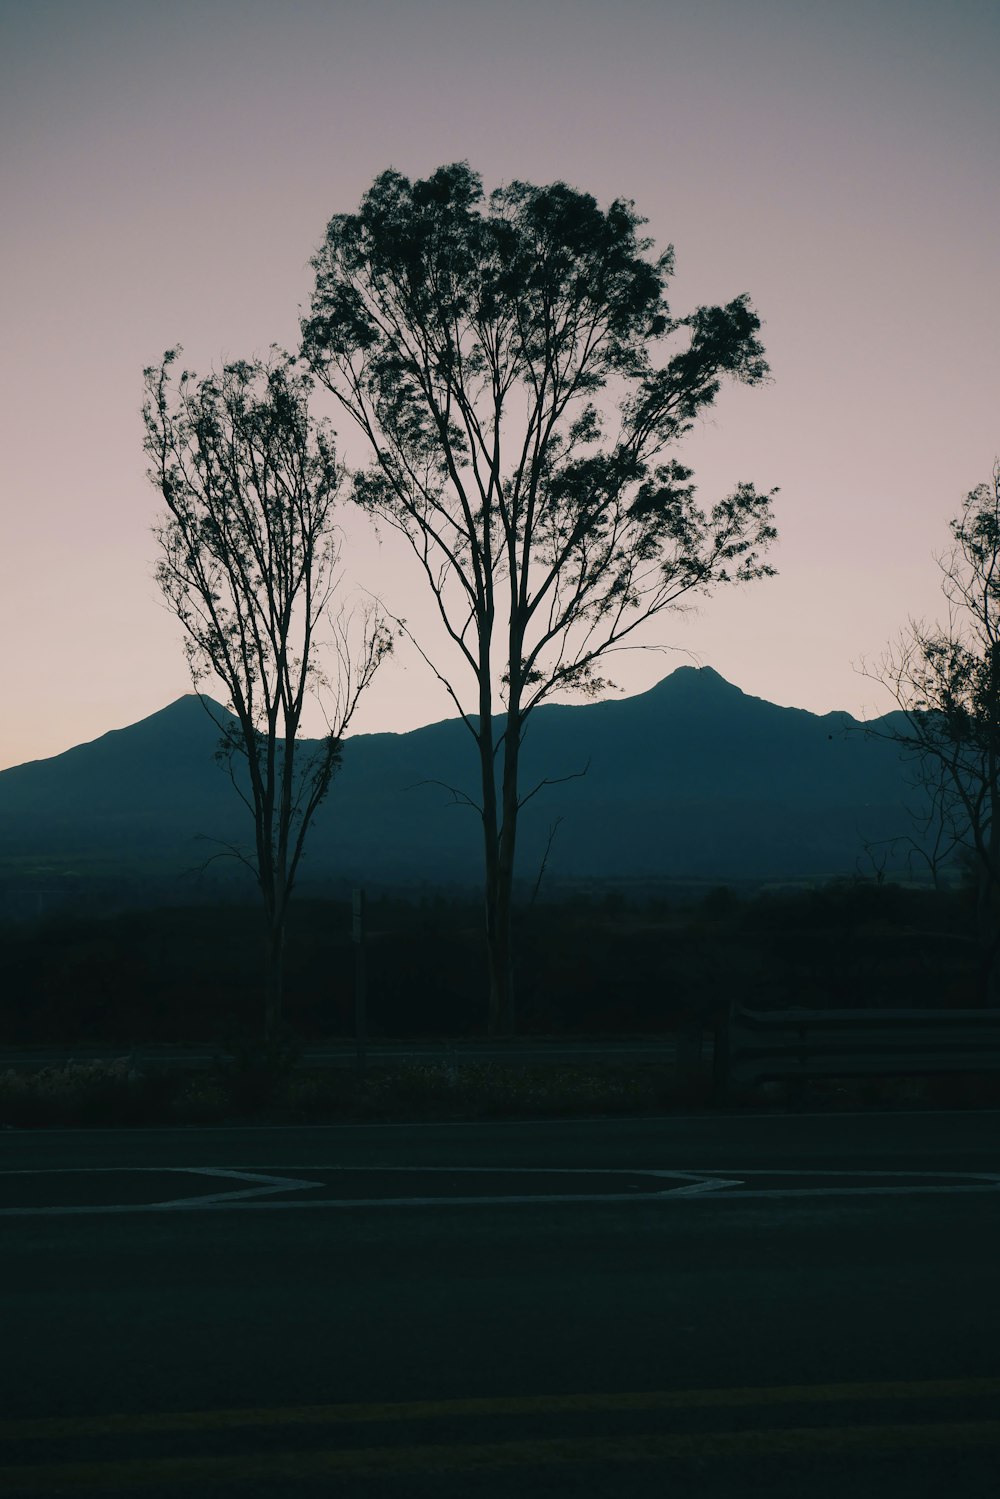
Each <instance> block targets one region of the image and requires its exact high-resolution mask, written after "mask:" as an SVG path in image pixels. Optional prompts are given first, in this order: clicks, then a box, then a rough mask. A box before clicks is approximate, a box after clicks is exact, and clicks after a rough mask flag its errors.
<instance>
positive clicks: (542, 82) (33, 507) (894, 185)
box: [0, 0, 1000, 767]
mask: <svg viewBox="0 0 1000 1499" xmlns="http://www.w3.org/2000/svg"><path fill="white" fill-rule="evenodd" d="M998 64H1000V7H998V6H997V5H996V4H995V3H993V0H989V3H986V0H983V3H979V0H953V3H903V0H886V3H865V4H862V3H855V0H844V3H841V4H838V5H826V4H823V5H821V4H818V3H817V4H811V3H808V0H807V3H804V4H803V3H802V0H770V3H768V0H763V3H758V0H681V3H670V0H658V3H657V0H618V3H616V4H614V5H611V4H606V5H598V4H596V3H592V0H532V3H527V0H524V3H522V0H513V3H506V4H505V3H490V4H486V3H483V4H480V3H478V0H462V3H459V0H369V3H367V4H365V5H359V4H356V3H340V0H285V3H283V4H280V5H279V4H269V3H262V0H199V3H190V0H170V3H163V0H127V3H125V0H0V140H2V142H3V147H2V152H0V201H2V204H3V212H2V215H0V266H2V271H3V274H2V278H0V310H2V328H3V338H2V341H0V452H2V458H3V461H2V467H0V629H2V639H3V653H2V657H0V702H2V704H3V714H2V718H0V767H3V766H8V765H12V764H17V763H19V762H21V761H23V760H27V759H34V758H38V757H42V756H47V755H51V754H55V753H58V752H59V751H61V750H63V749H66V748H68V747H69V746H71V745H73V744H76V743H79V742H81V741H84V740H87V739H92V738H94V737H96V736H97V735H99V734H101V733H103V732H105V731H106V730H108V729H112V728H117V727H121V726H123V725H125V724H128V723H130V722H134V721H135V720H136V719H139V718H142V717H144V716H146V715H147V714H149V713H152V712H154V711H156V710H157V709H158V708H161V707H163V706H164V705H165V704H167V703H168V702H170V701H171V700H172V699H174V698H176V697H178V696H179V695H180V694H181V693H183V692H186V691H189V690H190V681H189V678H188V676H187V670H186V666H185V662H184V658H183V653H182V650H181V640H180V630H179V626H178V625H177V623H176V621H175V620H174V619H173V617H172V616H171V615H170V614H168V613H167V611H166V610H165V609H164V607H163V606H162V604H161V602H160V599H159V595H158V592H157V588H156V585H155V582H154V580H153V564H154V559H155V546H154V544H153V541H152V537H151V534H150V526H151V525H152V523H153V520H154V518H155V517H156V515H157V513H158V510H159V508H160V506H159V502H158V500H157V496H156V494H155V492H154V491H153V489H152V488H151V486H150V485H149V484H148V482H147V480H146V479H145V477H144V457H143V453H142V427H141V420H140V415H139V411H140V406H141V400H142V369H143V366H145V365H147V364H150V363H154V362H156V361H157V360H158V359H159V357H160V355H161V354H162V352H163V351H164V349H166V348H168V347H170V346H172V345H173V344H175V343H178V342H179V343H181V344H183V345H184V350H185V362H186V363H188V364H190V365H192V366H193V367H194V368H195V369H197V370H198V371H199V372H202V373H204V372H207V371H208V369H209V368H210V367H211V366H212V365H213V364H215V365H218V364H219V362H220V361H221V360H222V359H224V358H233V357H241V356H248V355H251V354H253V353H255V352H263V351H264V350H266V348H267V346H268V345H269V344H270V343H272V342H277V343H279V344H282V345H284V346H286V347H294V346H295V344H296V342H297V336H298V317H299V312H300V309H301V308H302V307H304V306H305V305H306V304H307V303H308V299H309V294H310V289H311V274H312V273H311V271H310V269H309V265H308V261H309V257H310V255H311V254H312V253H313V252H314V250H315V249H316V248H317V246H318V245H319V243H320V241H321V239H322V236H323V232H324V227H325V224H326V222H327V220H328V219H329V217H330V216H331V215H332V214H333V213H336V212H343V211H351V210H352V209H354V208H355V207H356V206H357V203H358V201H359V199H360V197H361V195H362V193H363V192H364V190H365V188H366V187H367V186H368V185H369V184H370V183H371V181H372V179H373V178H374V177H375V176H376V175H377V174H378V173H379V172H380V171H382V170H383V169H385V168H386V167H388V166H390V165H392V166H395V167H396V168H398V169H399V170H401V171H403V172H405V173H407V174H408V175H410V176H426V175H428V174H429V173H430V172H432V171H433V170H434V168H435V167H437V166H439V165H441V164H442V163H445V162H450V161H455V160H461V159H467V160H468V161H469V162H470V163H471V165H472V166H473V167H474V168H475V169H476V170H477V171H479V172H481V173H482V175H483V178H484V180H485V184H486V187H487V189H489V188H491V187H493V186H496V185H498V184H499V183H500V182H503V181H509V180H511V179H512V178H525V179H528V180H530V181H534V182H540V183H541V182H550V181H554V180H557V179H561V180H564V181H566V182H569V183H571V184H572V185H573V186H575V187H577V188H580V189H582V190H584V191H587V192H590V193H593V194H594V196H595V197H597V198H598V200H599V201H600V202H601V203H602V204H607V203H608V202H609V201H610V200H611V199H612V198H615V197H621V196H624V197H628V198H632V199H634V201H635V203H636V207H637V209H638V211H639V212H640V213H641V214H643V215H644V216H645V217H646V218H647V219H648V221H649V224H648V232H649V233H650V234H651V235H652V236H653V238H654V239H655V241H656V243H657V245H658V246H665V245H666V244H668V243H670V242H672V243H673V244H674V245H675V247H676V257H677V274H676V276H675V278H674V282H673V287H672V295H671V305H672V307H673V309H674V311H675V312H677V313H683V312H685V311H687V310H689V309H690V308H691V307H693V306H694V305H695V304H696V303H698V302H722V301H728V300H729V299H731V298H732V297H734V296H736V295H738V294H739V293H741V292H744V291H745V292H748V293H749V294H750V297H751V299H752V301H753V302H754V304H755V306H756V307H757V309H758V311H759V313H760V315H761V317H762V319H763V324H764V326H763V334H762V337H763V341H764V344H765V347H766V350H767V354H768V358H769V361H770V363H771V367H772V372H773V383H771V384H770V385H768V386H767V387H765V388H763V389H757V390H735V391H734V390H730V391H728V392H725V393H724V394H723V396H722V398H721V399H720V400H719V401H718V403H717V405H716V407H715V408H714V409H713V411H712V413H711V414H710V416H709V417H708V418H707V419H706V420H705V421H704V422H703V423H701V425H700V427H699V429H698V430H697V432H695V433H694V434H692V436H691V438H690V439H689V440H688V441H687V442H686V443H685V444H684V445H683V447H682V448H681V449H679V450H678V456H679V457H681V458H682V459H683V460H684V461H686V462H688V463H689V464H690V465H691V466H692V467H693V468H694V470H695V475H696V481H697V483H698V486H699V498H700V500H701V501H702V502H703V503H705V504H710V503H711V502H712V500H713V499H715V498H718V497H720V496H721V495H722V494H724V493H727V492H728V491H729V490H730V489H731V488H732V487H733V486H734V485H735V483H736V482H738V481H740V480H743V479H750V480H753V481H754V482H755V483H756V484H757V486H758V487H759V488H770V487H772V486H775V485H777V486H779V487H780V490H781V494H780V497H779V499H778V502H777V507H776V513H777V521H778V526H779V531H780V541H779V544H778V546H777V547H776V548H775V550H774V553H773V556H772V558H771V560H772V562H773V563H774V565H775V566H776V567H777V568H778V570H779V574H780V575H779V576H778V577H777V578H775V579H773V580H771V581H768V582H762V583H758V584H755V585H753V586H752V587H748V588H745V589H731V590H727V591H725V592H724V593H719V594H716V595H715V596H713V597H711V598H709V599H708V600H706V601H705V602H704V603H703V604H702V605H701V606H700V608H699V610H698V612H697V613H694V614H686V615H684V616H666V617H664V618H661V619H660V620H659V622H658V623H657V624H656V626H655V627H654V628H651V629H650V630H649V631H647V632H646V635H645V637H644V638H645V639H646V640H647V641H648V642H649V643H650V644H657V645H661V646H663V647H665V648H668V649H666V650H665V652H664V653H660V652H658V651H644V652H635V653H630V654H629V655H625V656H618V657H616V658H615V668H614V676H615V679H616V681H617V683H618V684H619V686H620V688H621V689H622V690H623V691H624V692H626V693H634V692H639V691H642V690H644V689H645V688H647V687H649V686H651V685H652V684H653V683H654V682H656V681H657V680H659V679H660V678H661V677H662V676H664V675H666V674H667V673H668V672H669V671H671V670H673V669H674V667H676V666H678V665H681V664H684V663H685V662H689V661H694V662H696V663H697V664H705V665H711V666H713V667H714V668H715V669H716V670H717V671H719V672H721V673H722V674H723V675H724V676H725V677H727V678H728V679H729V680H730V681H732V682H734V683H736V685H737V686H739V687H741V688H743V690H744V691H746V692H749V693H753V694H755V695H757V696H761V697H766V698H769V699H771V700H772V701H775V702H779V703H783V704H790V705H794V706H797V707H803V708H809V709H812V710H813V711H816V712H826V711H829V710H831V709H834V708H838V709H847V710H849V711H850V712H853V713H855V714H857V715H859V716H861V715H862V714H864V713H866V712H867V713H869V714H870V713H872V712H881V711H884V710H885V709H886V708H887V707H888V706H889V703H888V700H886V699H885V698H881V697H879V695H878V692H877V689H876V688H875V687H874V686H873V685H872V684H871V683H870V682H868V681H866V680H865V679H864V678H863V677H862V676H860V675H859V673H858V671H857V670H856V666H857V664H858V663H859V662H860V660H861V658H862V657H865V656H867V657H873V656H877V655H878V654H879V653H880V651H881V650H882V649H883V647H884V646H885V644H886V643H887V642H888V640H889V639H890V638H891V637H892V635H893V634H894V633H895V631H896V630H897V629H898V627H899V626H901V625H902V624H904V623H905V620H906V617H907V615H908V614H915V615H925V616H933V615H934V614H935V613H936V612H938V600H939V591H938V575H937V572H936V569H935V565H934V553H935V552H940V551H942V550H943V548H944V547H945V545H946V543H947V539H948V533H947V523H948V520H949V518H950V517H951V516H952V515H954V514H955V513H956V511H957V509H958V507H959V505H960V502H961V500H962V497H963V496H964V494H965V493H966V491H967V490H969V489H971V488H973V487H974V486H975V485H976V484H978V483H980V482H982V481H984V480H986V479H988V478H989V475H990V472H991V469H992V465H993V461H994V458H995V457H996V456H997V454H998V453H1000V400H998V396H1000V364H998V358H997V350H998V348H1000V298H998V294H997V288H998V269H1000V267H998V246H1000V94H998V92H997V89H996V73H997V67H998ZM338 426H339V427H340V429H341V430H342V432H343V435H344V437H345V438H346V437H347V435H348V434H347V431H346V427H345V424H344V422H343V421H342V420H341V421H340V422H339V423H338ZM352 442H353V438H352ZM348 451H349V452H350V449H349V448H348ZM346 528H347V544H346V546H345V552H344V564H345V571H346V576H347V582H348V584H349V586H352V587H356V588H362V589H364V588H367V589H372V590H374V591H378V592H382V593H384V594H385V596H386V599H387V601H388V602H390V603H391V604H392V605H393V607H395V609H396V611H397V612H398V613H401V614H405V615H406V616H407V617H408V618H409V619H410V620H411V621H419V619H420V615H421V610H422V608H423V604H422V593H421V588H420V579H419V578H418V577H417V574H416V572H415V570H414V568H413V567H412V566H411V564H410V559H409V557H408V556H406V555H405V554H404V553H402V552H401V551H400V550H399V549H398V548H397V547H396V546H394V545H393V544H392V543H391V542H390V541H388V540H387V541H385V542H384V543H383V544H382V545H381V547H380V546H379V544H378V543H377V542H376V541H375V540H374V539H373V538H372V537H371V536H370V534H369V533H368V532H367V531H366V529H365V526H364V524H363V523H362V522H361V521H360V520H359V519H357V518H352V517H351V516H350V515H348V516H347V517H346ZM208 690H210V691H211V690H212V688H211V687H209V688H208ZM450 713H451V709H450V706H449V703H448V700H447V699H446V698H445V697H444V695H443V693H442V691H441V690H440V689H439V688H438V687H437V686H436V684H435V683H434V681H433V679H432V678H430V677H429V675H428V673H427V669H426V668H425V667H424V666H423V664H422V663H421V662H420V660H419V658H418V657H417V656H416V655H415V653H414V652H413V651H412V650H409V649H406V648H404V647H401V648H400V649H399V651H398V653H397V655H396V658H395V659H394V660H393V661H392V662H391V663H390V665H389V666H387V667H386V668H384V669H383V671H382V672H381V673H380V676H379V678H378V679H377V680H376V683H375V685H374V686H373V687H372V689H371V690H370V693H369V696H368V698H367V700H366V701H365V703H364V705H363V708H362V710H361V712H360V713H359V715H358V717H357V719H356V720H355V723H354V725H353V729H354V731H355V732H359V731H360V732H365V731H374V730H383V729H394V730H405V729H409V728H413V727H415V726H416V725H418V724H421V723H426V722H429V721H433V720H435V719H439V718H443V717H447V716H450ZM314 726H315V727H318V721H317V723H316V724H315V725H314Z"/></svg>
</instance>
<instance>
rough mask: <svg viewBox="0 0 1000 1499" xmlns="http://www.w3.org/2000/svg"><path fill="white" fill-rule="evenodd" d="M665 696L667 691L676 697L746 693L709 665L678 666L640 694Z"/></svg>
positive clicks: (739, 695) (734, 696)
mask: <svg viewBox="0 0 1000 1499" xmlns="http://www.w3.org/2000/svg"><path fill="white" fill-rule="evenodd" d="M654 692H655V693H657V694H660V695H663V696H666V695H667V694H668V693H669V694H670V695H671V696H673V697H676V696H678V695H683V696H684V697H692V698H694V697H697V698H699V699H704V698H705V697H709V696H711V697H713V698H717V697H721V696H725V697H729V698H738V697H745V696H746V694H745V693H744V692H743V691H742V690H741V688H739V687H734V686H733V684H732V682H727V681H726V679H725V677H723V676H720V675H719V673H718V672H717V671H716V670H715V669H714V667H711V666H678V667H677V668H676V670H675V671H672V672H671V673H670V675H669V676H666V677H663V678H661V680H660V681H659V682H657V684H656V686H655V687H651V688H650V689H649V691H648V692H647V693H644V694H642V695H643V696H644V697H649V696H650V695H651V694H652V693H654Z"/></svg>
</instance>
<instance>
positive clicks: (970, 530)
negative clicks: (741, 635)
mask: <svg viewBox="0 0 1000 1499" xmlns="http://www.w3.org/2000/svg"><path fill="white" fill-rule="evenodd" d="M950 529H951V546H950V548H949V549H948V551H947V552H945V553H944V554H943V555H942V556H941V557H939V558H938V559H937V562H938V566H939V568H940V569H941V588H942V592H943V594H944V597H945V602H946V605H947V617H946V620H945V622H944V623H943V624H942V623H935V624H933V625H929V624H927V623H926V622H924V621H922V620H914V619H911V620H910V621H909V623H908V625H907V626H906V628H905V629H904V630H903V631H902V632H901V633H900V636H899V638H898V640H897V641H896V643H895V644H894V645H893V646H891V647H890V648H889V649H888V650H887V651H886V652H885V654H884V655H883V656H882V658H881V660H880V661H878V662H877V663H875V664H874V665H873V666H865V667H864V668H863V670H864V671H865V673H866V675H868V676H870V677H872V678H873V679H874V680H875V681H878V682H880V683H881V684H882V685H883V686H884V687H886V688H887V689H888V690H889V692H890V693H891V695H892V697H893V698H894V699H895V702H896V704H897V707H898V708H899V709H900V710H901V714H902V717H901V719H896V718H895V715H893V716H892V717H891V718H889V719H880V720H879V721H878V723H877V725H872V726H871V729H870V732H872V733H874V734H877V735H880V736H881V737H885V738H889V739H892V740H893V741H894V742H895V743H897V744H898V745H899V746H900V748H901V749H902V750H903V752H904V754H906V755H909V756H910V757H911V758H912V759H913V760H914V761H915V764H916V769H917V779H918V781H919V783H920V784H921V785H922V786H923V787H924V788H925V789H926V804H927V812H926V815H925V818H924V823H925V828H924V829H923V831H924V832H925V834H926V832H927V830H928V829H929V830H930V831H931V832H932V833H933V835H934V837H935V839H936V842H937V844H938V845H939V846H940V847H941V848H942V849H944V850H946V851H947V852H948V853H951V852H953V851H954V850H955V849H957V848H964V849H965V850H966V852H967V854H968V855H969V857H970V860H971V863H972V867H973V868H974V869H975V872H976V894H977V900H976V910H977V919H978V928H979V939H980V947H981V953H982V962H981V968H980V973H981V990H982V997H983V1000H984V1002H986V1003H997V1002H998V1001H1000V962H998V959H1000V462H998V463H996V464H995V465H994V468H993V476H992V480H991V481H990V482H989V483H987V484H980V485H977V487H976V488H975V489H973V490H971V491H970V492H969V493H968V494H967V495H966V497H965V500H964V501H963V503H962V508H961V510H960V512H959V514H958V515H957V516H956V517H955V519H954V520H952V521H951V522H950Z"/></svg>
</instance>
